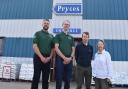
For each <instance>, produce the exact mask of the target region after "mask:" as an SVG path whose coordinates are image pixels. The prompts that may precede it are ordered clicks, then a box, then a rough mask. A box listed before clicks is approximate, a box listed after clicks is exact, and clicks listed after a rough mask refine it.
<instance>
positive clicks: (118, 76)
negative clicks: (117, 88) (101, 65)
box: [112, 72, 128, 85]
mask: <svg viewBox="0 0 128 89" xmlns="http://www.w3.org/2000/svg"><path fill="white" fill-rule="evenodd" d="M112 83H113V84H117V85H118V84H119V85H124V84H128V74H127V73H125V72H121V73H119V72H114V74H113V78H112Z"/></svg>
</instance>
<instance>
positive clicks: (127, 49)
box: [3, 38, 128, 61]
mask: <svg viewBox="0 0 128 89" xmlns="http://www.w3.org/2000/svg"><path fill="white" fill-rule="evenodd" d="M97 41H98V40H97V39H91V40H90V44H92V45H93V48H94V53H96V51H97V49H96V44H97ZM105 43H106V44H105V47H106V50H107V51H109V52H110V54H111V56H112V60H113V61H128V40H107V39H106V40H105ZM3 56H6V57H33V49H32V38H6V39H5V45H4V50H3Z"/></svg>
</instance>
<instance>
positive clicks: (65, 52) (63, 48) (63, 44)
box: [54, 20, 75, 89]
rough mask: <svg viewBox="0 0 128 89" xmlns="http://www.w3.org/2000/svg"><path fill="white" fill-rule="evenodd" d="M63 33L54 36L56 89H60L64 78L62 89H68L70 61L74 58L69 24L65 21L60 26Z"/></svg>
mask: <svg viewBox="0 0 128 89" xmlns="http://www.w3.org/2000/svg"><path fill="white" fill-rule="evenodd" d="M62 26H63V32H61V33H59V34H57V35H56V36H55V40H54V41H55V50H56V53H57V56H56V89H61V85H62V78H63V77H64V89H69V88H70V80H71V78H72V67H73V66H72V59H73V56H74V51H75V50H74V49H75V48H74V39H73V37H72V36H71V35H69V34H68V30H69V27H70V22H69V21H68V20H65V21H64V22H63V24H62Z"/></svg>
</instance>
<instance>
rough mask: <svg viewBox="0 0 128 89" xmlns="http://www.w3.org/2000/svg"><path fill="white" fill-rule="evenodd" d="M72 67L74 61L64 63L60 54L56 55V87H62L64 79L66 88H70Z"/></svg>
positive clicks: (59, 88)
mask: <svg viewBox="0 0 128 89" xmlns="http://www.w3.org/2000/svg"><path fill="white" fill-rule="evenodd" d="M72 68H73V65H72V62H70V63H69V64H63V59H62V58H61V57H59V56H57V57H56V89H61V87H62V80H64V89H70V80H71V79H72Z"/></svg>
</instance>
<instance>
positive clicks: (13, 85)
mask: <svg viewBox="0 0 128 89" xmlns="http://www.w3.org/2000/svg"><path fill="white" fill-rule="evenodd" d="M0 89H31V82H30V81H28V82H27V81H3V80H0ZM39 89H42V87H41V83H39ZM49 89H55V82H50V84H49ZM62 89H63V87H62ZM70 89H76V84H75V82H71V88H70ZM82 89H86V88H85V87H84V86H83V87H82ZM92 89H94V86H92ZM111 89H128V88H119V87H113V88H111Z"/></svg>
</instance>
